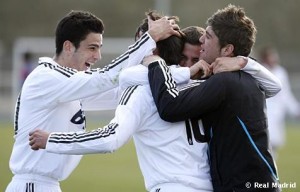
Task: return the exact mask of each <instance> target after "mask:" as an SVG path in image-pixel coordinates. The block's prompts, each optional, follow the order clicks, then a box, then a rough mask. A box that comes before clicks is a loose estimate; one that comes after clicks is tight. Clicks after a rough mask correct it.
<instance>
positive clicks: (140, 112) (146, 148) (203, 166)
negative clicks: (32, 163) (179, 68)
mask: <svg viewBox="0 0 300 192" xmlns="http://www.w3.org/2000/svg"><path fill="white" fill-rule="evenodd" d="M182 46H183V44H182V42H180V39H178V38H177V37H170V38H168V39H166V40H164V41H160V42H158V43H157V50H156V51H155V52H156V53H157V54H159V55H161V56H163V58H164V59H165V60H166V61H167V63H168V64H171V63H178V62H179V61H180V59H181V52H182ZM165 47H166V48H165ZM193 67H196V68H199V66H198V64H196V65H194V66H193ZM193 67H192V68H193ZM191 71H194V69H191ZM195 71H197V70H195ZM128 72H130V73H128ZM132 72H133V70H132V68H128V69H126V70H125V71H123V72H122V73H121V76H120V79H121V78H124V77H127V80H128V78H133V76H134V74H136V71H135V73H132ZM123 73H125V74H127V75H124V74H123ZM257 74H260V73H257ZM191 76H193V73H191ZM134 77H136V76H134ZM139 77H140V76H139ZM144 78H145V79H147V76H144ZM124 80H125V79H122V80H120V83H121V82H122V83H123V82H124ZM133 81H136V80H135V79H134V80H133ZM187 81H188V79H187ZM195 83H196V84H197V83H199V82H195ZM190 126H191V125H190V124H189V121H186V122H184V121H183V122H178V123H168V122H166V121H163V120H161V119H160V117H159V115H158V113H157V109H156V107H155V104H154V101H153V98H152V95H151V92H150V87H149V85H147V84H146V85H133V86H130V87H128V88H127V89H126V90H125V91H124V92H123V94H122V97H121V99H120V102H119V105H118V107H117V109H116V112H115V117H114V118H113V119H112V120H111V121H110V123H109V124H108V125H106V126H105V127H104V128H98V129H96V130H92V131H88V132H86V133H79V132H74V133H62V132H56V133H52V134H50V135H49V133H47V132H43V131H40V130H37V131H35V132H33V133H31V136H30V144H31V145H32V148H33V149H35V150H37V149H39V148H45V147H46V150H47V151H49V152H53V153H62V154H89V153H107V152H113V151H115V150H117V149H118V148H120V147H121V146H123V145H124V144H125V143H126V142H127V141H128V140H129V139H130V138H131V137H132V136H133V139H134V142H135V146H136V150H137V156H138V160H139V164H140V168H141V171H142V174H143V176H144V181H145V186H146V189H147V191H153V192H154V191H159V190H161V191H170V192H177V191H178V192H179V191H181V192H182V191H185V192H196V191H197V192H199V191H200V192H201V191H212V184H211V180H210V174H209V165H208V157H207V147H208V146H207V144H206V143H200V142H198V141H196V140H195V139H194V138H192V137H191V139H190V140H188V134H187V133H191V129H190ZM48 137H49V139H48ZM47 139H48V141H47ZM46 144H47V145H46Z"/></svg>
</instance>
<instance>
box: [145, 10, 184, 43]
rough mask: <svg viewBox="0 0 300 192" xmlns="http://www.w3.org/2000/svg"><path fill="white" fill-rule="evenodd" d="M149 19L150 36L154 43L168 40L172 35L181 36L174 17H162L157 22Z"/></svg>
mask: <svg viewBox="0 0 300 192" xmlns="http://www.w3.org/2000/svg"><path fill="white" fill-rule="evenodd" d="M147 18H148V25H149V30H148V32H149V34H150V35H151V37H152V38H153V39H154V41H156V42H157V41H160V40H163V39H166V38H168V37H170V36H172V35H176V36H181V34H180V33H179V32H178V30H179V26H178V25H177V24H176V21H175V19H173V18H172V17H166V16H165V17H162V18H160V19H158V20H156V21H153V20H152V19H151V17H150V16H148V17H147Z"/></svg>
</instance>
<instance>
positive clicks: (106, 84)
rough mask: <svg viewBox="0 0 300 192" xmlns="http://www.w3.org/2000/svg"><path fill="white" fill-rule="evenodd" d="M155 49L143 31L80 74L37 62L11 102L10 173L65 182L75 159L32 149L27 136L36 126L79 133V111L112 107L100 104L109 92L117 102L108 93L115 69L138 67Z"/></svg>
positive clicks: (115, 79)
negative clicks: (112, 57) (117, 53)
mask: <svg viewBox="0 0 300 192" xmlns="http://www.w3.org/2000/svg"><path fill="white" fill-rule="evenodd" d="M155 47H156V43H155V41H154V40H153V39H152V38H151V37H150V35H149V34H148V33H145V34H144V35H143V36H142V37H141V38H140V39H139V41H137V42H136V43H135V44H134V45H132V46H130V47H129V50H128V51H127V52H126V53H124V54H123V55H121V56H120V57H118V58H117V59H115V60H113V61H112V63H111V64H109V65H107V66H106V67H104V68H103V69H92V70H88V71H81V72H78V71H77V70H75V69H71V68H67V67H62V66H60V65H59V64H57V63H56V62H54V61H53V59H51V58H45V57H43V58H40V60H39V66H38V67H37V68H36V69H34V70H33V71H32V73H31V74H30V75H29V76H28V78H27V79H26V81H25V83H24V85H23V88H22V91H21V93H20V95H19V97H18V100H17V103H16V109H15V136H14V138H15V143H14V146H13V150H12V154H11V158H10V162H9V165H10V169H11V170H12V172H13V174H15V175H24V174H31V175H40V176H45V177H48V178H52V179H53V180H56V181H59V180H63V179H65V178H67V177H68V176H69V175H70V173H71V172H72V171H73V170H74V168H75V167H76V166H77V164H78V163H79V160H80V159H81V156H80V155H74V156H72V155H57V154H53V153H52V154H51V153H47V152H46V151H44V150H39V151H33V150H32V149H31V148H30V146H29V145H28V137H29V136H28V134H29V132H30V131H33V130H34V129H37V128H40V129H43V130H46V131H49V132H53V131H84V130H85V115H84V112H83V110H82V108H86V109H98V110H99V109H103V108H104V109H107V108H111V107H112V106H116V102H114V101H113V102H111V103H110V104H106V105H104V104H103V103H105V101H106V100H107V98H109V97H108V96H107V94H108V93H111V94H115V96H111V97H110V98H111V99H115V100H118V95H116V94H118V91H117V90H112V89H113V88H115V89H116V87H117V86H118V78H119V73H120V71H121V70H122V69H123V68H125V67H128V66H131V65H133V64H138V63H140V62H141V60H142V59H143V57H144V56H145V55H147V54H149V53H151V52H152V50H153V49H154V48H155ZM129 58H130V59H129ZM129 60H130V63H129V62H128V61H129ZM101 93H102V94H101ZM102 98H105V99H104V101H103V100H101V99H102ZM80 99H82V100H80ZM96 101H98V102H96ZM102 105H104V106H103V107H102Z"/></svg>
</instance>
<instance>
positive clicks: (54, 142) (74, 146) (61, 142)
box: [46, 86, 145, 155]
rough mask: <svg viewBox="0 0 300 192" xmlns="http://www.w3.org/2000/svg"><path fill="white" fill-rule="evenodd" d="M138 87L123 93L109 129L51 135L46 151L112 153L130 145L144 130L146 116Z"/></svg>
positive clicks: (130, 88) (108, 126) (107, 126)
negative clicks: (141, 130) (141, 129)
mask: <svg viewBox="0 0 300 192" xmlns="http://www.w3.org/2000/svg"><path fill="white" fill-rule="evenodd" d="M137 89H138V86H132V87H129V88H128V89H126V90H124V92H123V94H122V96H121V100H120V103H119V105H118V107H117V109H116V112H115V117H114V118H113V119H112V120H111V121H110V122H109V124H108V125H106V126H104V127H102V128H98V129H94V130H91V131H87V132H54V133H51V134H50V136H49V138H48V141H47V145H46V150H47V151H48V152H52V153H60V154H75V155H76V154H92V153H111V152H114V151H115V150H117V149H119V148H120V147H121V146H123V145H124V144H125V143H127V142H128V141H129V140H130V138H131V137H132V135H133V134H134V132H135V131H137V130H138V128H139V127H141V118H142V117H143V114H144V113H145V108H144V105H143V103H144V102H143V101H142V100H140V99H139V98H140V96H139V94H140V93H138V91H137Z"/></svg>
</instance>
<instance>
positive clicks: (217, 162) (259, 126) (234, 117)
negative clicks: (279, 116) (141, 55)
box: [149, 5, 280, 192]
mask: <svg viewBox="0 0 300 192" xmlns="http://www.w3.org/2000/svg"><path fill="white" fill-rule="evenodd" d="M207 24H208V26H207V28H206V32H205V34H204V35H203V36H202V37H201V38H200V40H201V42H202V46H201V47H202V51H201V53H200V56H201V58H202V59H204V60H205V61H206V62H207V63H212V62H213V61H214V60H215V59H216V58H217V57H224V56H225V57H232V56H237V55H241V56H248V55H249V54H250V51H251V48H252V46H253V44H254V42H255V35H256V28H255V25H254V23H253V21H252V20H251V19H250V18H248V17H247V16H246V14H245V12H244V10H243V9H242V8H240V7H237V6H234V5H228V6H227V7H225V8H224V9H221V10H218V11H217V12H216V13H214V14H213V16H211V17H210V18H209V19H208V20H207ZM155 59H157V58H155ZM205 61H202V62H203V63H205ZM166 69H168V68H167V67H166V65H165V64H164V62H163V60H156V61H154V62H152V64H150V65H149V81H150V86H151V91H152V94H153V98H154V100H155V103H156V105H157V108H158V112H159V114H160V116H161V117H162V119H164V120H166V121H171V122H175V121H182V120H186V119H190V122H191V129H192V130H193V131H194V132H196V133H197V132H199V128H198V127H197V126H198V124H197V122H198V120H199V119H200V118H201V119H202V122H203V126H204V132H203V133H199V135H196V134H194V136H193V135H190V137H195V138H199V141H201V142H208V145H209V162H210V163H209V164H210V173H211V176H212V183H213V188H214V191H222V192H223V191H243V192H244V191H280V189H279V188H276V187H274V185H272V184H278V182H279V181H278V175H277V170H276V165H275V162H274V160H273V158H272V156H271V154H270V149H269V139H268V127H267V117H266V114H265V112H266V108H265V102H266V100H265V92H264V91H263V90H262V88H261V86H260V85H259V84H258V83H257V81H255V80H254V79H253V77H251V76H250V75H249V74H246V73H245V72H243V71H236V72H224V73H218V74H215V75H213V76H212V77H210V78H209V79H208V80H206V81H205V82H204V83H202V84H200V85H196V86H193V87H189V88H187V89H184V90H182V91H180V92H178V90H177V89H176V85H175V83H174V81H172V77H171V76H169V72H168V71H167V70H166ZM200 139H201V140H200ZM257 183H259V184H263V185H264V186H269V187H268V188H267V189H259V188H256V186H257V185H255V184H257ZM277 186H278V185H277Z"/></svg>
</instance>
